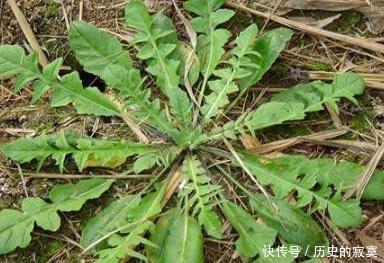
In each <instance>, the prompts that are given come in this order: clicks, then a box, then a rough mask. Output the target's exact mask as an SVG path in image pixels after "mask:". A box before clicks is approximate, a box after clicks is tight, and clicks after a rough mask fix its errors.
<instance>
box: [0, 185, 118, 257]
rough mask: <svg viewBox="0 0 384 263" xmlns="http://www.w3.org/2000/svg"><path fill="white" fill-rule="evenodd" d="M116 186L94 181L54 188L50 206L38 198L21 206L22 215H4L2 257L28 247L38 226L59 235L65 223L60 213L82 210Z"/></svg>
mask: <svg viewBox="0 0 384 263" xmlns="http://www.w3.org/2000/svg"><path fill="white" fill-rule="evenodd" d="M112 183H113V180H104V179H90V180H83V181H80V182H78V183H77V184H75V185H74V184H65V185H59V186H54V187H53V189H52V190H51V191H50V193H49V199H50V200H51V202H49V203H48V202H45V201H44V200H42V199H40V198H38V197H28V198H25V199H24V200H23V201H22V203H21V210H22V211H19V210H13V209H4V210H2V211H0V254H5V253H8V252H11V251H13V250H14V249H16V248H17V247H20V248H24V247H26V246H27V245H28V244H29V243H30V241H31V232H32V230H33V228H34V224H36V225H38V226H40V227H41V228H43V229H45V230H49V231H56V230H57V229H58V228H59V227H60V223H61V220H60V217H59V215H58V211H62V212H70V211H78V210H80V208H81V207H82V206H83V204H84V203H85V202H86V201H87V200H89V199H94V198H97V197H99V196H100V195H101V194H102V193H104V192H105V191H106V190H108V189H109V187H110V186H111V184H112Z"/></svg>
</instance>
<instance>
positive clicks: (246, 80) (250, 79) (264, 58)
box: [239, 28, 293, 94]
mask: <svg viewBox="0 0 384 263" xmlns="http://www.w3.org/2000/svg"><path fill="white" fill-rule="evenodd" d="M292 34H293V32H292V30H290V29H287V28H276V29H273V30H270V31H268V32H266V33H265V34H263V35H262V36H261V37H260V38H259V39H257V40H256V41H255V42H254V44H253V51H254V52H255V53H256V54H258V55H257V56H249V58H250V59H251V63H252V64H255V65H258V67H257V68H255V67H252V66H251V65H250V66H251V67H250V69H249V71H250V72H252V74H250V75H248V76H244V77H243V78H241V80H240V84H239V86H240V90H241V94H244V92H245V91H246V90H247V89H248V88H250V87H252V86H254V85H255V84H256V83H257V82H259V80H260V79H261V78H262V77H263V75H264V74H265V73H266V72H267V71H268V70H269V69H270V68H271V66H272V64H273V63H274V62H275V61H276V59H277V58H278V57H279V55H280V52H281V51H282V50H283V49H284V47H285V46H286V44H287V42H288V41H289V40H290V39H291V37H292Z"/></svg>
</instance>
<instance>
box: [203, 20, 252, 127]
mask: <svg viewBox="0 0 384 263" xmlns="http://www.w3.org/2000/svg"><path fill="white" fill-rule="evenodd" d="M257 32H258V29H257V26H256V25H255V24H252V25H251V26H249V27H248V28H246V29H245V30H244V31H243V32H241V33H240V35H239V36H238V37H237V38H236V40H235V43H236V47H235V48H234V49H233V51H232V55H233V57H232V58H231V59H230V60H229V61H228V63H229V64H230V66H231V67H230V68H225V69H220V71H221V72H223V71H225V73H224V74H219V75H218V76H219V77H220V79H218V80H212V81H209V82H208V86H209V88H210V91H211V92H210V93H209V94H208V95H207V96H206V97H205V104H204V105H203V107H202V108H201V112H202V114H203V116H204V118H203V120H202V122H203V123H205V122H208V121H209V120H210V119H211V117H213V116H216V115H217V114H218V113H219V110H220V109H221V108H223V107H224V106H225V105H227V104H228V103H229V99H228V95H229V94H231V93H234V92H236V91H238V87H237V84H236V83H235V80H236V79H239V77H242V76H244V75H250V74H251V72H249V71H247V70H246V69H244V66H245V65H246V66H247V67H249V64H251V60H249V59H248V58H247V55H249V54H250V53H251V52H252V48H253V44H254V42H255V41H256V35H257ZM257 66H258V65H257V64H256V65H255V67H257Z"/></svg>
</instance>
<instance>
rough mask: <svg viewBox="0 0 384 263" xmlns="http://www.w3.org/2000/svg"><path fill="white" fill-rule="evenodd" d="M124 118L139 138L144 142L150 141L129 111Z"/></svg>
mask: <svg viewBox="0 0 384 263" xmlns="http://www.w3.org/2000/svg"><path fill="white" fill-rule="evenodd" d="M122 119H123V120H124V122H125V123H126V124H127V125H128V126H129V128H130V129H131V130H132V131H133V132H134V133H135V134H136V136H137V138H138V139H139V140H140V141H141V142H143V143H149V139H148V138H147V136H145V134H144V133H143V132H142V131H141V130H140V127H139V125H137V124H136V123H135V122H134V121H133V120H132V119H131V117H130V116H129V115H128V113H126V114H124V115H123V116H122Z"/></svg>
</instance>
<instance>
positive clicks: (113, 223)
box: [80, 195, 141, 248]
mask: <svg viewBox="0 0 384 263" xmlns="http://www.w3.org/2000/svg"><path fill="white" fill-rule="evenodd" d="M140 200H141V197H140V196H139V195H136V196H126V197H123V198H120V199H117V200H116V201H114V202H112V203H111V204H110V205H109V206H107V207H106V208H104V209H103V210H101V211H100V212H99V213H98V214H97V215H96V216H95V217H93V218H91V219H90V220H89V221H88V222H87V224H86V225H85V227H84V228H83V230H82V231H81V238H80V245H81V246H82V247H84V248H87V247H88V246H90V245H92V244H94V243H96V242H98V241H99V240H100V239H102V238H103V237H104V236H105V235H107V234H108V233H110V232H112V231H114V230H116V229H119V228H121V227H123V226H124V225H126V224H127V215H129V213H130V211H132V209H134V208H136V207H137V206H138V205H139V203H140ZM103 243H105V242H103ZM103 243H102V242H100V244H98V245H97V246H96V248H98V247H100V246H102V245H105V244H103Z"/></svg>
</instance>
